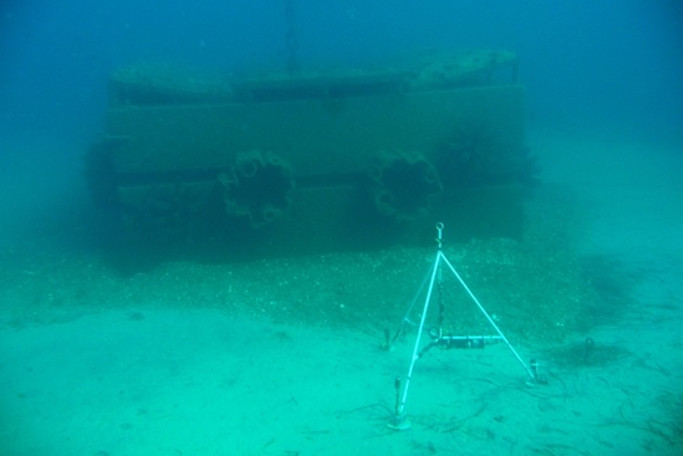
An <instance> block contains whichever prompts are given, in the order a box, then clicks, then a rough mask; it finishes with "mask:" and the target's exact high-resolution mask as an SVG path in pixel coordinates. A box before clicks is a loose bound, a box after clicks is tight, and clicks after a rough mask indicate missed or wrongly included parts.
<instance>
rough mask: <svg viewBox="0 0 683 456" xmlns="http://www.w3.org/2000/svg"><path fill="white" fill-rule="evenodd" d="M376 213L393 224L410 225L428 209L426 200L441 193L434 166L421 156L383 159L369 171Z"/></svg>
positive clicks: (412, 154) (399, 156) (414, 154)
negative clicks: (389, 219) (388, 218)
mask: <svg viewBox="0 0 683 456" xmlns="http://www.w3.org/2000/svg"><path fill="white" fill-rule="evenodd" d="M370 177H371V179H372V183H373V198H374V202H375V207H376V208H377V210H378V211H379V212H380V213H382V214H384V215H386V216H388V217H390V218H393V219H394V220H396V221H412V220H414V219H415V218H416V217H417V216H419V215H420V214H421V213H423V212H425V211H427V210H428V209H429V200H430V198H431V197H432V196H434V195H436V194H438V193H440V192H441V190H442V185H441V180H440V179H439V175H438V173H437V172H436V169H435V168H434V166H433V165H432V164H431V163H430V162H429V161H428V160H427V159H426V158H424V157H423V156H422V155H421V154H419V153H411V154H396V155H391V156H388V157H384V158H382V159H380V160H379V161H378V164H377V165H376V166H375V167H374V168H373V169H372V170H371V173H370Z"/></svg>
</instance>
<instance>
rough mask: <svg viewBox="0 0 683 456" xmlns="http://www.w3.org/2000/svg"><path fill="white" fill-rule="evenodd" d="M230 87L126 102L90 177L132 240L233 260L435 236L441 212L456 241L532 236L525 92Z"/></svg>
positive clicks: (292, 84) (322, 83)
mask: <svg viewBox="0 0 683 456" xmlns="http://www.w3.org/2000/svg"><path fill="white" fill-rule="evenodd" d="M222 93H223V95H222V96H220V97H215V98H214V99H211V98H210V97H203V98H202V99H201V100H197V99H189V100H188V99H182V98H181V99H171V100H169V99H167V98H163V97H162V98H161V100H163V101H162V102H160V101H159V100H160V98H159V97H156V98H155V97H152V98H149V97H147V98H140V97H139V96H137V95H136V96H132V97H131V99H128V98H127V97H129V96H130V94H131V92H130V90H128V91H125V90H123V91H121V90H120V87H119V90H118V92H117V96H114V97H112V102H111V103H110V107H109V108H108V110H107V120H106V125H105V128H104V134H103V136H102V138H101V139H100V140H99V141H98V142H97V143H95V144H94V145H93V147H92V148H91V149H90V151H89V153H88V156H87V161H86V163H87V173H88V181H89V185H90V188H91V192H92V194H93V198H94V200H95V201H96V202H97V203H98V205H99V206H100V207H106V208H108V210H110V211H114V212H116V213H117V214H118V215H117V218H118V220H119V228H118V229H119V230H120V232H121V234H122V238H123V239H125V240H126V243H127V244H128V245H131V246H135V245H144V246H149V245H155V246H161V247H163V246H175V247H178V246H185V247H188V248H193V247H197V248H199V247H200V246H204V247H206V246H210V248H211V249H212V250H213V251H219V252H223V253H225V254H226V255H230V254H231V253H235V252H246V253H250V252H251V253H256V252H268V253H274V254H296V253H301V252H311V251H329V250H340V249H348V248H371V247H378V246H386V245H391V244H395V243H424V244H429V243H430V242H432V239H433V233H434V224H435V222H436V221H443V222H445V223H446V224H447V226H448V235H449V236H450V237H452V238H454V239H467V238H470V237H490V236H505V237H518V236H519V235H520V234H521V230H522V225H523V219H524V214H523V195H524V191H525V186H526V183H527V182H528V181H529V179H530V178H531V177H532V173H533V170H532V168H533V167H532V160H531V159H530V157H529V156H528V153H527V150H526V148H525V147H524V89H523V87H522V86H519V85H517V84H511V83H508V84H501V83H495V84H492V83H486V82H481V81H479V80H477V81H476V83H474V84H472V83H467V84H447V85H445V86H434V85H432V86H429V85H427V86H421V87H418V88H416V87H414V86H413V85H411V80H410V79H407V78H406V76H404V75H403V74H390V75H385V76H377V75H372V76H367V75H360V76H358V75H356V76H353V77H335V78H321V77H320V78H319V77H316V78H301V79H289V80H282V79H275V80H258V81H251V82H242V83H234V82H233V83H232V84H231V86H230V90H227V89H226V90H225V91H224V92H222ZM226 94H227V95H226ZM150 99H151V100H152V101H151V102H150V101H149V100H150ZM140 100H145V101H140Z"/></svg>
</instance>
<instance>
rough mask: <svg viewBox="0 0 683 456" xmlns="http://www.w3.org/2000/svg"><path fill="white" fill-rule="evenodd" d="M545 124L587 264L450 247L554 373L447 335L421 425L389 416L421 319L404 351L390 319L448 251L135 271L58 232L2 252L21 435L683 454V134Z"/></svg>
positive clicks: (3, 436)
mask: <svg viewBox="0 0 683 456" xmlns="http://www.w3.org/2000/svg"><path fill="white" fill-rule="evenodd" d="M529 142H530V144H531V145H532V149H533V150H534V151H537V152H538V154H539V156H540V158H541V163H542V164H543V167H544V176H543V179H544V181H546V182H548V183H549V184H550V185H551V186H553V187H556V188H562V189H564V191H566V192H568V193H569V194H571V198H570V199H571V201H572V204H575V207H576V208H577V210H576V211H572V213H571V215H572V217H580V219H581V221H580V223H578V224H577V226H580V232H581V234H580V236H578V237H579V239H578V241H577V242H576V243H575V244H574V243H572V244H571V245H572V249H573V251H574V253H575V258H576V262H573V260H568V259H567V258H566V257H564V256H563V257H562V258H563V261H564V260H566V261H565V262H560V260H556V261H557V262H556V263H554V264H555V265H559V266H561V265H565V266H567V270H566V271H554V273H548V274H547V275H543V274H541V273H540V272H539V270H538V269H533V268H531V267H530V266H529V265H528V264H526V263H528V261H521V260H520V259H524V260H528V259H529V257H528V256H527V255H526V254H525V253H524V252H525V249H523V248H522V249H520V248H519V246H517V247H515V246H509V245H508V244H500V242H501V241H490V242H489V243H475V244H469V245H467V246H448V248H447V249H446V250H445V252H446V254H447V255H448V256H449V257H451V258H453V259H454V262H455V263H456V265H457V267H462V270H463V275H464V276H465V277H466V280H468V282H469V281H470V280H471V285H472V289H473V291H474V292H475V293H476V294H477V295H478V296H480V297H481V298H482V302H483V303H484V305H485V306H486V307H487V308H488V306H489V305H490V306H491V307H492V308H489V309H488V310H490V311H491V313H492V314H493V315H494V316H495V318H496V321H498V322H499V324H500V326H501V329H503V331H504V332H506V335H507V336H508V338H509V339H510V341H511V342H512V343H513V345H515V348H516V349H517V350H518V351H519V352H520V354H521V355H522V357H523V359H524V360H527V359H529V358H531V357H535V358H537V359H538V360H539V362H540V363H541V372H542V375H543V376H544V377H545V378H546V379H547V380H548V382H547V384H537V385H529V384H528V382H527V380H528V377H527V375H526V372H525V371H524V369H523V368H522V366H520V364H519V363H518V362H517V360H516V359H515V358H514V357H513V356H512V355H511V353H510V351H509V350H508V349H507V348H506V346H505V344H503V343H497V344H492V345H489V346H487V347H486V348H485V349H483V350H475V349H470V350H438V349H434V350H431V351H429V352H428V353H427V354H425V356H424V357H423V358H421V359H419V360H418V361H417V363H416V368H415V371H414V374H413V377H412V383H411V385H410V390H409V394H408V396H407V402H406V404H405V411H406V414H407V416H408V420H409V422H410V424H411V426H410V429H408V430H404V431H395V430H392V429H390V428H389V427H388V426H387V425H388V424H389V423H391V422H392V419H393V418H394V413H395V397H396V391H395V379H396V377H397V376H398V377H401V379H402V381H404V380H405V376H406V372H407V369H408V365H409V362H410V359H411V353H412V349H413V342H414V340H415V334H416V333H415V331H414V330H412V331H408V333H407V334H406V335H405V336H403V337H399V338H398V339H397V341H396V342H395V343H394V344H392V347H391V349H390V350H387V349H386V348H387V347H386V346H385V342H386V341H385V339H384V332H383V331H384V329H386V328H391V330H393V329H394V328H395V327H397V326H398V325H399V324H400V321H401V318H402V316H403V315H404V311H405V309H406V307H407V306H408V304H409V302H410V300H411V298H412V295H411V292H412V291H415V289H416V288H417V287H419V284H420V282H421V280H422V278H423V275H424V272H425V271H426V270H427V269H428V267H429V264H430V261H431V258H433V253H432V252H430V251H429V250H428V249H408V248H396V249H392V250H390V251H382V252H374V253H368V252H366V253H344V254H327V255H323V256H319V257H314V258H313V257H308V258H299V259H272V260H259V261H256V262H254V263H252V264H246V265H245V264H242V265H239V266H235V265H198V264H190V263H182V262H175V263H169V264H164V265H159V266H158V267H157V268H155V269H154V270H152V271H146V272H141V273H138V274H136V275H133V276H126V277H122V276H120V275H117V274H116V273H115V272H114V271H111V270H110V269H109V268H107V266H106V265H104V264H102V262H101V261H100V260H99V259H98V257H97V255H93V254H85V253H83V252H55V251H54V250H51V249H49V248H45V247H39V246H40V243H39V242H37V243H34V244H33V247H32V248H31V249H28V250H27V249H25V248H13V247H12V248H8V249H7V250H6V251H5V252H4V253H3V255H2V263H3V267H2V271H3V272H2V273H1V274H0V285H1V286H2V291H0V297H1V298H2V302H3V304H2V309H0V388H1V390H2V391H3V394H2V395H0V454H3V455H11V456H15V455H16V456H21V455H27V456H29V455H31V456H32V455H76V454H78V455H89V456H124V455H279V456H294V455H302V456H305V455H313V454H325V455H336V454H339V455H348V454H354V453H355V454H376V455H433V454H462V455H481V454H491V455H533V454H536V455H640V454H652V455H679V454H683V387H681V385H683V369H682V367H683V356H682V354H683V336H681V332H680V328H681V327H683V297H682V296H683V295H682V294H681V292H682V291H683V285H682V284H681V281H680V277H683V241H681V239H680V233H681V232H682V230H683V211H682V210H681V207H683V201H681V200H682V199H683V183H681V181H680V179H679V178H678V176H677V174H678V173H679V171H680V170H681V169H683V147H678V148H676V146H672V147H668V146H667V147H664V146H661V147H657V148H653V147H652V146H647V145H641V144H636V143H624V142H618V141H613V140H610V139H609V138H607V139H605V138H604V137H586V138H581V139H576V138H573V139H571V140H568V139H567V138H566V137H565V136H563V135H557V134H556V133H553V134H550V133H543V132H536V134H533V135H531V137H530V141H529ZM563 204H566V201H565V202H564V203H563ZM532 220H533V218H532ZM563 225H565V224H564V223H563ZM572 227H573V225H572ZM577 229H578V228H577ZM506 245H508V247H509V248H507V247H505V246H506ZM503 254H505V256H506V258H504V259H502V258H500V257H501V256H503ZM547 256H548V255H547V254H546V255H540V256H539V257H544V258H545V260H544V261H548V260H547ZM491 264H493V266H491ZM552 264H553V263H542V266H543V267H544V268H545V269H552V267H549V266H552ZM501 265H502V266H501ZM522 265H524V267H525V268H526V269H524V270H523V273H519V275H518V276H515V275H514V273H513V272H511V270H515V271H517V270H519V269H521V268H522ZM570 266H571V267H570ZM574 267H576V268H577V269H581V271H583V273H582V274H577V273H576V271H575V270H574V269H573V268H574ZM482 275H485V276H487V277H488V278H489V279H490V280H489V281H487V280H485V279H486V277H483V278H482V277H481V276H482ZM506 277H507V278H508V279H505V278H506ZM558 277H559V278H564V281H563V280H558ZM494 279H495V280H494ZM505 280H508V281H507V282H505ZM491 282H495V283H491ZM522 282H523V283H522ZM501 283H504V286H501ZM515 283H516V284H517V286H516V287H515V286H514V284H515ZM584 288H590V290H588V291H587V292H586V294H585V295H581V296H580V299H575V300H574V301H572V300H571V299H572V298H577V296H578V295H577V293H578V292H577V291H576V290H577V289H581V290H582V292H583V291H585V290H584ZM456 289H457V286H455V287H454V288H452V290H453V291H451V292H450V293H453V295H454V296H455V294H456V293H457V291H455V290H456ZM539 294H542V295H547V296H548V299H547V300H544V299H542V298H539ZM508 297H509V299H510V300H511V301H507V302H513V303H514V304H515V305H511V306H510V307H514V308H515V309H517V310H516V311H515V310H506V307H505V306H501V305H500V304H499V303H500V302H501V301H505V300H506V298H508ZM529 301H531V302H532V303H533V306H532V307H527V308H524V302H529ZM541 301H543V303H545V304H547V303H551V305H550V306H549V307H541V306H542V304H543V303H542V302H541ZM588 301H590V302H588ZM421 304H422V303H421V302H420V303H419V304H418V306H417V307H418V308H420V307H421ZM581 306H586V307H589V309H585V308H583V307H581ZM520 309H521V310H520ZM534 309H535V310H536V314H535V315H534V313H533V312H534ZM418 310H419V309H418ZM432 311H434V309H431V310H430V312H432ZM472 311H473V312H474V313H475V314H477V310H476V309H475V308H474V307H472ZM568 314H570V315H568ZM534 317H535V320H536V322H535V323H534V321H533V320H534ZM411 318H412V317H411ZM465 321H467V320H465ZM472 321H475V320H472ZM480 321H481V320H480ZM484 326H485V325H484ZM480 330H481V327H477V331H480ZM508 331H509V332H508Z"/></svg>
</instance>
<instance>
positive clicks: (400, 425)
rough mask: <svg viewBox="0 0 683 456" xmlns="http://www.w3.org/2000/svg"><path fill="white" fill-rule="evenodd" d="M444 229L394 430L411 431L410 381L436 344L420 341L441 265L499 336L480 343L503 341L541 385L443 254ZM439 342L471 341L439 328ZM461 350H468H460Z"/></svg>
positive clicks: (532, 365) (440, 231)
mask: <svg viewBox="0 0 683 456" xmlns="http://www.w3.org/2000/svg"><path fill="white" fill-rule="evenodd" d="M443 229H444V224H443V223H441V222H439V223H437V224H436V230H437V238H436V241H437V252H436V256H435V258H434V263H433V265H432V268H431V269H430V271H431V272H430V274H429V277H430V280H429V285H428V287H427V296H426V297H425V301H424V307H423V309H422V316H421V317H420V323H419V325H418V330H417V336H416V338H415V345H414V347H413V355H412V358H411V361H410V367H409V368H408V374H407V375H406V378H405V382H404V385H403V392H402V394H401V393H400V391H399V390H400V381H399V379H397V380H396V382H395V386H396V414H395V417H394V419H393V421H392V422H391V423H389V425H388V426H389V427H390V428H392V429H396V430H403V429H408V428H410V423H409V422H408V421H407V418H406V415H405V404H406V400H407V398H408V390H409V388H410V380H411V378H412V376H413V371H414V368H415V362H416V361H417V360H418V359H419V358H420V357H421V356H422V354H424V353H425V352H426V351H427V350H428V349H429V348H431V346H433V345H434V344H435V343H434V342H433V343H432V344H430V345H428V346H427V347H425V348H424V349H422V350H420V341H421V339H422V332H423V330H424V325H425V320H426V318H427V311H428V310H429V302H430V300H431V298H432V294H433V292H434V287H435V285H436V284H437V275H438V274H439V272H440V266H441V264H442V263H443V264H445V265H446V267H447V268H448V269H449V270H450V271H451V272H452V273H453V275H454V276H455V278H456V279H457V281H458V282H459V283H460V285H461V286H462V287H463V289H464V290H465V292H466V293H467V295H468V296H469V297H470V298H471V299H472V301H474V303H475V304H476V306H477V307H478V308H479V310H480V311H481V313H482V314H483V315H484V317H485V318H486V320H487V321H488V322H489V324H490V325H491V327H492V328H493V329H494V330H495V332H496V333H497V336H478V337H477V339H481V343H483V342H484V340H485V339H484V338H487V337H494V338H495V339H496V340H502V341H503V342H504V343H505V345H507V347H508V349H510V352H511V353H512V354H513V356H514V357H515V359H517V361H518V362H519V363H520V364H521V365H522V367H523V368H524V370H525V371H526V373H527V375H528V376H529V378H530V380H531V382H533V383H538V372H537V369H536V367H537V365H536V363H535V361H533V360H532V361H531V363H530V364H527V363H525V362H524V360H523V359H522V357H521V356H520V355H519V353H517V350H515V348H514V347H513V346H512V344H510V342H509V341H508V339H507V338H506V337H505V335H504V334H503V332H502V331H501V330H500V328H499V327H498V325H497V324H496V322H495V321H494V320H493V318H492V317H491V315H489V313H488V312H487V311H486V309H484V306H482V304H481V302H480V301H479V299H477V297H476V296H475V295H474V293H473V292H472V290H470V288H469V287H468V286H467V284H466V283H465V281H464V280H463V279H462V277H461V276H460V274H459V273H458V271H457V270H456V269H455V267H454V266H453V264H452V263H451V262H450V261H449V260H448V258H446V255H445V254H444V253H443ZM435 340H436V343H439V341H445V342H446V343H450V342H451V341H453V342H461V341H463V340H464V341H466V342H467V341H469V340H472V339H470V338H468V337H465V338H462V337H460V338H458V337H450V336H447V337H445V338H444V336H443V335H442V334H441V329H440V328H439V334H438V335H437V338H436V339H435ZM460 348H467V347H460Z"/></svg>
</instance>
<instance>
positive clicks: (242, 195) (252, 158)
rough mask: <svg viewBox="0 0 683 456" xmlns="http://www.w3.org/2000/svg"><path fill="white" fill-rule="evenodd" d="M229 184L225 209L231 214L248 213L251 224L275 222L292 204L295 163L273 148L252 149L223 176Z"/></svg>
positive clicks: (222, 181)
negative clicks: (283, 158) (282, 157)
mask: <svg viewBox="0 0 683 456" xmlns="http://www.w3.org/2000/svg"><path fill="white" fill-rule="evenodd" d="M219 180H220V182H221V183H222V184H223V186H224V187H225V196H224V200H225V209H226V211H227V212H228V214H230V215H234V216H239V217H248V218H249V222H250V223H251V226H252V227H254V228H259V227H261V226H263V225H266V224H268V223H271V222H272V221H274V220H276V219H277V218H278V217H280V215H281V214H282V213H283V212H284V211H285V210H286V209H287V207H289V205H290V203H291V190H292V189H293V188H294V180H293V179H292V170H291V167H290V166H289V165H288V164H287V163H286V162H285V161H284V160H282V159H281V158H280V157H278V156H277V155H275V154H273V153H272V152H261V151H250V152H245V153H242V154H240V155H238V156H237V157H236V159H235V163H234V165H233V166H231V167H230V170H229V171H228V172H226V173H222V174H221V175H220V176H219Z"/></svg>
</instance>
